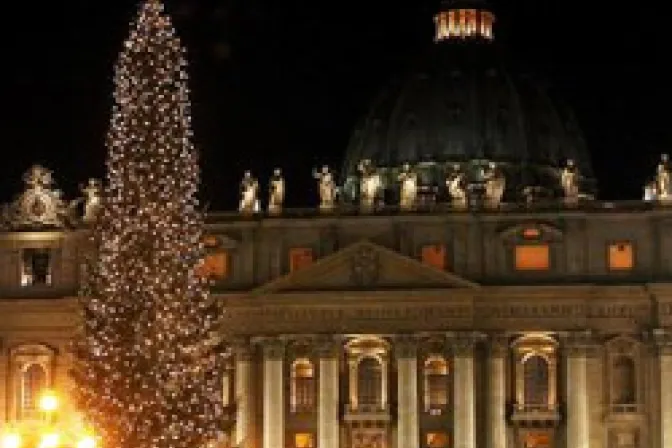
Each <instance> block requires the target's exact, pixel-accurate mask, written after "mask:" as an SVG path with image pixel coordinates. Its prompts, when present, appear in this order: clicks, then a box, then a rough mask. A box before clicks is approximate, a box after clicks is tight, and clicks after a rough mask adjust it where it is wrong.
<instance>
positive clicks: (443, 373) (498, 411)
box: [0, 203, 672, 448]
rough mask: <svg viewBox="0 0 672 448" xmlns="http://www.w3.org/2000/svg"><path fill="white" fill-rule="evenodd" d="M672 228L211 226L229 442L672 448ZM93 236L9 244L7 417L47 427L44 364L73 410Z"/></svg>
mask: <svg viewBox="0 0 672 448" xmlns="http://www.w3.org/2000/svg"><path fill="white" fill-rule="evenodd" d="M670 223H672V212H671V211H667V210H666V209H664V208H653V207H650V206H647V207H643V206H641V205H637V206H636V207H634V208H633V207H630V206H627V205H624V204H598V203H593V204H592V206H591V208H590V209H586V208H583V209H582V208H579V209H572V210H558V211H554V212H548V211H543V210H538V211H535V210H530V211H528V212H525V213H522V212H511V213H490V212H477V213H467V212H464V213H457V212H455V213H427V214H408V215H400V214H394V215H389V216H386V215H383V214H379V215H369V216H346V215H339V214H337V213H334V214H331V215H329V216H323V215H322V216H320V215H317V214H315V215H314V216H306V215H298V214H297V215H296V216H293V215H292V212H291V211H288V212H286V213H285V214H284V215H283V216H282V217H274V218H266V217H262V216H257V217H253V218H244V217H240V216H237V215H236V216H234V215H227V214H213V215H211V216H209V218H208V223H207V228H208V234H207V235H208V236H207V238H206V246H207V247H208V256H207V259H206V263H205V266H206V267H207V268H208V269H206V270H205V271H204V272H205V273H206V275H209V276H211V278H212V282H213V292H214V294H215V295H216V297H217V298H218V299H219V300H221V301H222V303H223V304H224V309H225V312H224V314H223V315H222V319H221V334H222V337H223V338H225V339H226V340H227V341H228V342H229V346H230V347H231V365H230V369H229V370H227V372H228V374H227V376H226V380H225V383H224V384H223V394H224V396H225V400H226V401H227V403H229V404H230V405H231V407H232V409H233V410H234V414H235V424H234V425H233V426H232V428H231V432H230V434H229V437H230V439H229V440H230V443H231V444H232V445H234V446H238V447H245V448H276V447H317V448H341V447H343V448H346V447H347V448H350V447H353V448H354V447H357V448H359V447H381V448H386V447H397V448H413V447H417V448H421V447H422V448H424V447H431V448H434V447H457V448H476V447H479V448H480V447H489V448H509V447H510V448H513V447H516V448H518V447H521V448H523V447H525V448H531V447H536V448H542V447H562V448H564V447H581V448H607V447H608V448H612V447H619V448H626V447H627V448H635V447H637V448H643V447H652V448H667V447H669V446H672V429H671V428H672V386H671V385H670V384H668V382H669V380H668V378H669V377H670V375H671V374H672V349H671V348H670V347H672V282H670V280H671V279H672V259H670V257H669V256H668V255H667V254H669V253H672V240H670V239H669V238H667V237H666V236H665V235H666V234H667V233H669V232H668V229H667V227H668V226H669V225H670ZM87 234H88V230H87V229H86V228H79V229H77V228H72V229H68V230H64V229H61V230H53V229H52V230H35V229H33V230H30V231H23V230H21V229H13V230H7V231H5V232H4V233H3V234H1V235H0V265H1V266H2V269H1V270H0V296H1V297H2V300H0V309H1V314H0V315H2V316H3V317H2V319H0V338H1V341H2V345H1V350H2V351H1V352H0V361H1V362H0V376H1V377H2V378H4V380H3V381H0V400H4V401H3V406H0V410H1V411H0V412H2V417H3V419H4V421H6V422H13V421H16V420H21V419H26V418H31V416H33V414H31V412H33V409H32V408H31V406H33V403H32V402H31V400H32V401H34V399H35V397H31V393H32V392H31V389H30V387H31V386H30V385H31V384H36V381H37V380H35V378H38V379H39V378H41V377H40V374H39V373H38V374H37V376H35V375H36V374H35V372H34V371H33V370H31V369H30V366H32V365H39V366H40V367H41V368H42V369H43V371H42V372H43V374H44V381H46V384H48V385H49V386H50V387H53V388H55V389H57V390H58V391H59V392H60V394H61V396H63V397H65V398H64V401H65V402H66V405H65V406H66V410H67V411H70V410H71V408H72V407H71V405H69V404H68V403H67V396H68V393H67V389H68V387H72V386H71V384H70V382H69V379H68V374H67V370H68V365H69V362H70V361H69V355H68V350H67V346H68V342H69V340H70V339H71V338H72V336H73V334H74V331H75V329H76V326H77V319H78V313H77V301H76V298H75V296H76V291H77V289H78V283H79V275H80V270H79V266H80V265H81V261H82V259H83V257H84V254H85V253H86V250H87V248H86V241H87V238H86V237H87ZM527 246H534V247H537V248H540V247H541V248H547V249H543V250H537V249H535V250H534V251H532V252H525V251H524V250H521V249H520V248H521V247H527ZM36 254H38V255H39V257H38V258H36ZM544 256H545V258H544ZM31 257H32V258H31ZM45 266H46V267H45ZM45 269H46V271H45ZM37 270H42V271H44V274H45V275H41V274H40V273H39V272H37ZM38 274H39V275H38ZM31 372H32V373H31ZM31 375H32V376H31ZM38 382H39V381H38Z"/></svg>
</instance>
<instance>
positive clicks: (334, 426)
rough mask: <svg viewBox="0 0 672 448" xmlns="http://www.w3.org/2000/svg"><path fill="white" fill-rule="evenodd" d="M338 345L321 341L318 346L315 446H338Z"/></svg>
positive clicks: (334, 342) (337, 447) (323, 447)
mask: <svg viewBox="0 0 672 448" xmlns="http://www.w3.org/2000/svg"><path fill="white" fill-rule="evenodd" d="M338 354H339V346H338V343H337V342H336V341H323V342H322V343H321V345H320V347H319V357H320V361H319V362H320V370H319V375H320V377H319V386H318V408H317V446H318V447H320V448H339V446H340V444H339V432H340V422H339V417H338V416H339V411H338V403H339V384H338V383H339V381H338V380H339V368H338V367H339V366H338Z"/></svg>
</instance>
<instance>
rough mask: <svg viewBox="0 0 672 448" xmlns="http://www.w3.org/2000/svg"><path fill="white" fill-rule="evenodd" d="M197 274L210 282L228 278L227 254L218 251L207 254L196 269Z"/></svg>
mask: <svg viewBox="0 0 672 448" xmlns="http://www.w3.org/2000/svg"><path fill="white" fill-rule="evenodd" d="M198 274H199V275H201V276H203V277H207V278H210V279H212V280H223V279H225V278H227V277H228V276H229V254H228V253H226V252H224V251H220V252H216V253H211V254H207V255H206V256H205V258H204V259H203V263H202V264H201V265H200V266H199V267H198Z"/></svg>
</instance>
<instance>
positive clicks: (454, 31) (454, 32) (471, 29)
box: [434, 9, 495, 42]
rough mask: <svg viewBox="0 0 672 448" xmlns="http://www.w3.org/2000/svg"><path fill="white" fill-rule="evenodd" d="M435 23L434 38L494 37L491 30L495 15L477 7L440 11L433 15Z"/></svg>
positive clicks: (440, 39)
mask: <svg viewBox="0 0 672 448" xmlns="http://www.w3.org/2000/svg"><path fill="white" fill-rule="evenodd" d="M434 21H435V23H436V37H435V40H436V41H437V42H438V41H443V40H447V39H468V38H474V37H479V38H485V39H487V40H491V39H493V38H494V34H493V31H492V28H493V25H494V23H495V16H494V14H493V13H491V12H490V11H484V10H479V9H451V10H448V11H441V12H440V13H438V14H437V15H436V16H435V17H434Z"/></svg>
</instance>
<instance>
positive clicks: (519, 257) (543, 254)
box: [515, 244, 550, 271]
mask: <svg viewBox="0 0 672 448" xmlns="http://www.w3.org/2000/svg"><path fill="white" fill-rule="evenodd" d="M515 267H516V270H518V271H547V270H548V269H549V267H550V250H549V247H548V245H546V244H526V245H520V246H516V248H515Z"/></svg>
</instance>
